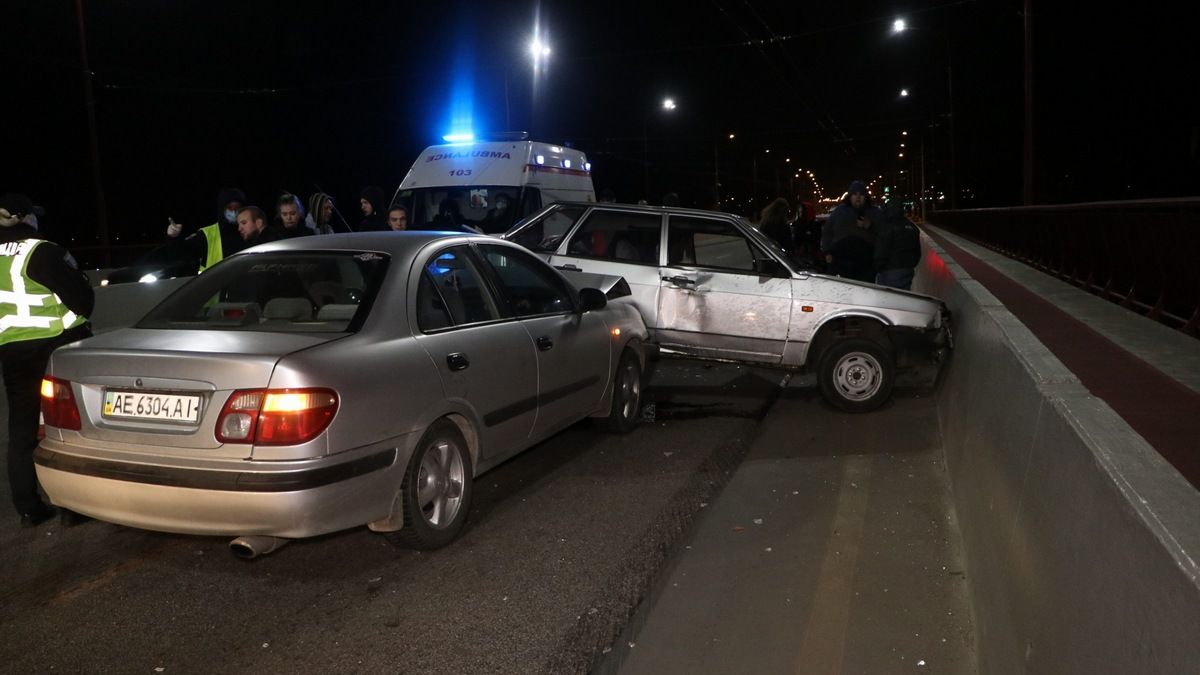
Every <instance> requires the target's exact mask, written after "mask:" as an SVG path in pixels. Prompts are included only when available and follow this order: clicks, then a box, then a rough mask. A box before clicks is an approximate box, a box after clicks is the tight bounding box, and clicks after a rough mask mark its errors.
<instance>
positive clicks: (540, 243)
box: [511, 206, 586, 252]
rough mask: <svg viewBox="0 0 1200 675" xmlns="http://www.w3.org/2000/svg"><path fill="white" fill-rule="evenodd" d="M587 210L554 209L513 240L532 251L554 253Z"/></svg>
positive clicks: (571, 207)
mask: <svg viewBox="0 0 1200 675" xmlns="http://www.w3.org/2000/svg"><path fill="white" fill-rule="evenodd" d="M585 210H586V209H585V208H583V207H581V206H564V207H562V208H557V209H553V210H551V211H550V212H548V213H546V214H545V215H544V216H542V217H541V218H539V219H537V220H535V221H533V222H532V223H529V225H527V226H525V227H524V228H522V229H521V231H520V232H517V233H516V234H515V235H513V236H512V238H511V240H512V241H513V242H514V243H516V244H520V245H521V246H524V247H525V248H527V249H529V250H530V251H546V252H550V251H553V250H555V249H557V248H558V244H559V242H561V241H562V239H563V237H565V236H566V234H567V233H568V232H570V231H571V228H572V227H574V226H575V222H576V221H577V220H579V217H580V216H582V215H583V212H584V211H585Z"/></svg>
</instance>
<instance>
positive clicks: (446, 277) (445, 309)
mask: <svg viewBox="0 0 1200 675" xmlns="http://www.w3.org/2000/svg"><path fill="white" fill-rule="evenodd" d="M499 318H500V312H499V311H498V310H497V308H496V304H495V301H494V300H493V298H492V296H491V293H490V292H488V290H487V288H486V287H485V286H484V285H483V278H482V275H481V274H480V273H479V269H478V268H477V267H476V266H475V263H474V262H473V261H472V260H471V255H470V252H469V250H468V249H467V247H465V246H454V247H451V248H448V249H444V250H442V251H439V252H437V253H435V254H434V255H433V257H431V258H430V259H429V262H428V263H426V264H425V268H424V269H423V270H422V272H421V281H420V282H419V283H418V285H417V326H418V328H420V329H421V330H422V331H425V332H429V331H433V330H439V329H442V328H447V327H450V326H464V325H468V324H473V323H480V322H483V321H493V320H495V319H499Z"/></svg>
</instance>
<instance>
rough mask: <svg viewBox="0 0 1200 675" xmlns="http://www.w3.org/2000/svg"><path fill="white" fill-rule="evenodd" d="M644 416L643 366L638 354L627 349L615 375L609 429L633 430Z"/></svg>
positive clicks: (614, 430) (625, 431) (607, 422)
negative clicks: (639, 361)
mask: <svg viewBox="0 0 1200 675" xmlns="http://www.w3.org/2000/svg"><path fill="white" fill-rule="evenodd" d="M641 416H642V366H641V364H640V363H638V358H637V355H636V354H634V353H633V352H632V351H630V350H628V349H626V350H625V351H624V352H623V353H622V354H621V361H620V362H619V363H618V364H617V373H616V375H615V376H613V395H612V408H610V409H609V413H608V419H607V420H605V423H606V426H607V427H608V430H609V431H613V432H616V433H619V434H624V433H628V432H630V431H633V428H634V427H636V426H637V425H638V422H640V421H641Z"/></svg>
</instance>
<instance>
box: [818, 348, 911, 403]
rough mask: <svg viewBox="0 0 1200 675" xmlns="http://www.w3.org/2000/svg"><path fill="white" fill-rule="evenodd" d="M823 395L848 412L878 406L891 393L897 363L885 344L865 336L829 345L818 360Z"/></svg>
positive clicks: (819, 379) (819, 380)
mask: <svg viewBox="0 0 1200 675" xmlns="http://www.w3.org/2000/svg"><path fill="white" fill-rule="evenodd" d="M817 381H818V382H819V383H820V386H821V395H822V396H824V397H825V400H826V401H829V403H830V404H831V405H833V407H835V408H837V409H839V410H842V411H844V412H849V413H861V412H869V411H871V410H875V409H876V408H878V407H879V406H881V405H883V404H884V403H885V402H886V401H887V400H888V398H890V397H891V395H892V386H893V385H894V384H895V381H896V363H895V359H894V358H893V357H892V351H891V350H890V349H888V348H887V347H886V346H884V345H881V344H879V343H878V342H875V341H874V340H867V339H864V338H849V339H846V340H840V341H838V342H835V343H833V344H832V345H830V346H829V347H828V348H827V349H825V351H824V352H823V353H822V354H821V358H820V361H819V362H818V364H817Z"/></svg>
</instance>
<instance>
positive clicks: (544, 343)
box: [534, 335, 554, 352]
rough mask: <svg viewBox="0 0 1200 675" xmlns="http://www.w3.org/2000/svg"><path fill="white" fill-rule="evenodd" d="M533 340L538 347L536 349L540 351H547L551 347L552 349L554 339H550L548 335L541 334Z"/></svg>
mask: <svg viewBox="0 0 1200 675" xmlns="http://www.w3.org/2000/svg"><path fill="white" fill-rule="evenodd" d="M534 342H536V343H537V347H538V349H540V350H541V351H544V352H548V351H550V350H551V349H554V340H551V339H550V338H549V337H548V336H546V335H543V336H542V337H540V338H538V339H536V340H534Z"/></svg>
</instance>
